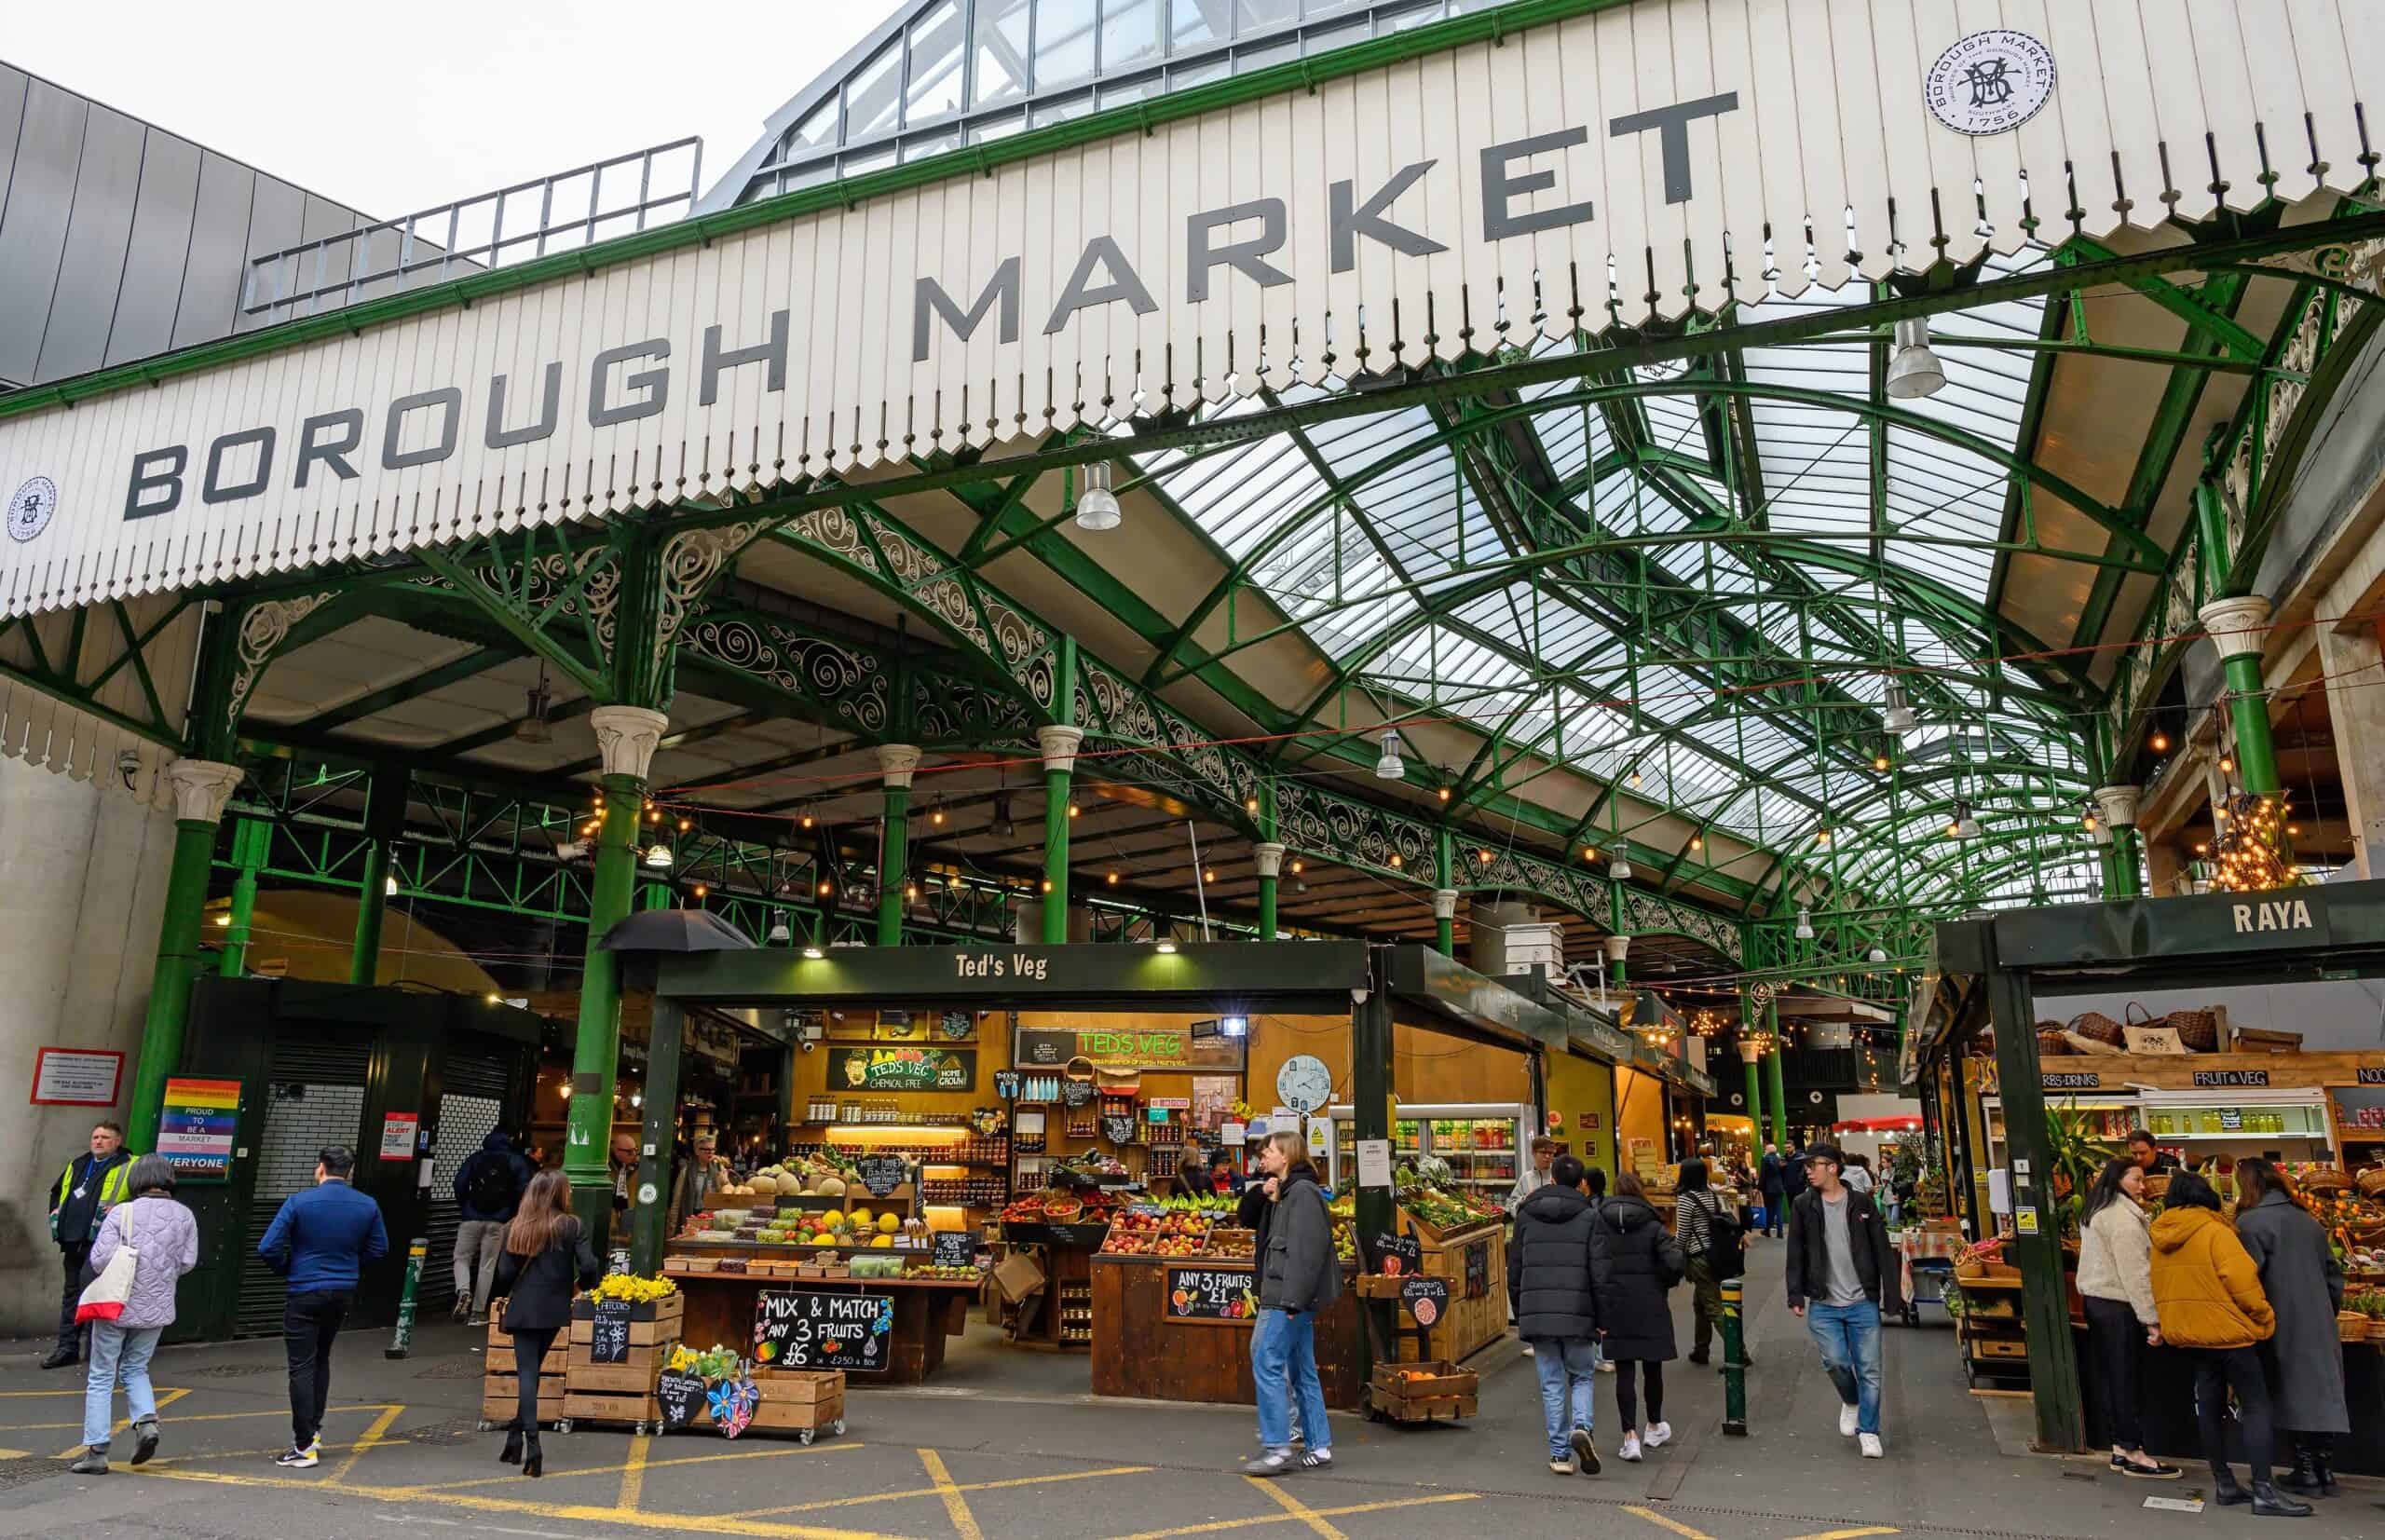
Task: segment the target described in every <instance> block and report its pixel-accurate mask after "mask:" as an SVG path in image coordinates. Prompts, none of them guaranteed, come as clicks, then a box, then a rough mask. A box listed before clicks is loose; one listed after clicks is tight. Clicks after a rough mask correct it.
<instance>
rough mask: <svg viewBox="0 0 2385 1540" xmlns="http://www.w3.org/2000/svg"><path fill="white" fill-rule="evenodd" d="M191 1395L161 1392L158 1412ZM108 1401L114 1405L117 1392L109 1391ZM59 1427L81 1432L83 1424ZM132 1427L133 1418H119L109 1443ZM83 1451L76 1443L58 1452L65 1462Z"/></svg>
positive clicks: (178, 1420) (110, 1434) (178, 1419)
mask: <svg viewBox="0 0 2385 1540" xmlns="http://www.w3.org/2000/svg"><path fill="white" fill-rule="evenodd" d="M189 1394H190V1392H189V1391H187V1390H167V1391H160V1392H158V1395H157V1410H158V1411H160V1412H163V1411H165V1410H166V1409H167V1408H168V1407H170V1406H172V1405H173V1404H174V1403H175V1402H176V1401H179V1400H181V1399H182V1398H183V1397H185V1396H187V1395H189ZM108 1399H109V1401H110V1402H111V1403H113V1402H114V1401H115V1399H116V1392H115V1391H113V1390H111V1391H109V1392H108ZM128 1410H129V1409H128ZM174 1420H175V1421H176V1422H183V1421H185V1419H184V1418H179V1417H178V1418H176V1419H174ZM187 1420H188V1421H192V1422H196V1421H197V1420H198V1419H196V1418H191V1419H187ZM59 1425H60V1426H61V1427H71V1428H75V1429H77V1430H80V1429H81V1427H82V1425H83V1424H80V1423H61V1424H59ZM131 1425H132V1419H131V1418H129V1417H119V1418H117V1419H116V1424H115V1425H114V1426H112V1427H110V1428H109V1429H108V1441H109V1442H111V1443H113V1442H115V1441H116V1435H117V1434H119V1433H122V1432H123V1431H124V1430H125V1429H126V1428H129V1427H130V1426H131ZM82 1450H83V1445H82V1444H81V1443H80V1442H76V1443H73V1444H70V1445H68V1446H67V1447H66V1448H64V1449H62V1450H61V1451H59V1452H58V1458H59V1459H61V1460H63V1459H65V1458H67V1457H68V1456H69V1455H73V1454H79V1453H81V1452H82Z"/></svg>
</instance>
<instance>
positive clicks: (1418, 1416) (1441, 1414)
mask: <svg viewBox="0 0 2385 1540" xmlns="http://www.w3.org/2000/svg"><path fill="white" fill-rule="evenodd" d="M1480 1384H1481V1382H1480V1380H1479V1378H1478V1377H1477V1376H1476V1375H1475V1374H1474V1373H1473V1371H1471V1370H1463V1369H1460V1368H1458V1367H1457V1366H1456V1365H1455V1364H1452V1363H1450V1362H1449V1361H1447V1360H1446V1359H1440V1358H1430V1359H1426V1360H1424V1362H1422V1363H1412V1364H1377V1365H1376V1366H1375V1372H1374V1378H1373V1379H1372V1380H1371V1381H1370V1382H1369V1383H1368V1386H1367V1399H1368V1403H1369V1404H1370V1406H1372V1407H1373V1409H1374V1410H1375V1411H1379V1412H1381V1413H1382V1414H1383V1415H1384V1416H1386V1417H1388V1418H1390V1419H1391V1420H1392V1421H1393V1422H1396V1423H1453V1422H1455V1421H1457V1420H1458V1419H1459V1418H1461V1417H1471V1416H1473V1415H1474V1411H1475V1405H1476V1401H1475V1397H1476V1393H1477V1392H1478V1391H1479V1388H1480Z"/></svg>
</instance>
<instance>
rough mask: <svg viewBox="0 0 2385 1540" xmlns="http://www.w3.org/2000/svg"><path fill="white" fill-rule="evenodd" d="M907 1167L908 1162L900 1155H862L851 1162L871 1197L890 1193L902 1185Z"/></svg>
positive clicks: (885, 1195)
mask: <svg viewBox="0 0 2385 1540" xmlns="http://www.w3.org/2000/svg"><path fill="white" fill-rule="evenodd" d="M909 1169H910V1165H909V1163H908V1162H906V1160H904V1159H903V1157H902V1156H900V1155H864V1156H863V1157H862V1158H861V1159H859V1160H857V1161H855V1162H853V1170H854V1173H855V1174H856V1175H858V1176H859V1177H860V1178H861V1184H862V1185H863V1186H864V1187H866V1188H868V1189H869V1195H870V1196H871V1197H873V1198H883V1197H887V1196H889V1195H891V1194H892V1193H893V1191H894V1189H896V1188H898V1187H900V1186H902V1185H903V1179H904V1177H905V1175H906V1173H907V1172H908V1171H909Z"/></svg>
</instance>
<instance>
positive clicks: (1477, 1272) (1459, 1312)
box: [1398, 1224, 1507, 1363]
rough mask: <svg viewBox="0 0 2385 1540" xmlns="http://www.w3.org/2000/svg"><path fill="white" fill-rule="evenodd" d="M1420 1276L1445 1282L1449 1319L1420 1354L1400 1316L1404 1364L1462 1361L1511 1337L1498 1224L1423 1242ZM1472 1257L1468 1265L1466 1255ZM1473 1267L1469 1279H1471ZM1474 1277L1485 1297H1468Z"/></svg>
mask: <svg viewBox="0 0 2385 1540" xmlns="http://www.w3.org/2000/svg"><path fill="white" fill-rule="evenodd" d="M1417 1236H1418V1239H1419V1240H1420V1241H1422V1242H1423V1249H1424V1267H1423V1272H1422V1275H1423V1276H1424V1277H1428V1278H1441V1279H1444V1280H1446V1281H1447V1282H1448V1284H1449V1286H1450V1309H1449V1314H1448V1315H1444V1316H1442V1317H1441V1318H1440V1319H1439V1320H1438V1321H1436V1322H1434V1323H1433V1326H1432V1329H1431V1334H1430V1337H1429V1341H1428V1348H1427V1350H1426V1351H1425V1352H1423V1353H1419V1352H1418V1351H1417V1350H1416V1331H1415V1324H1414V1323H1413V1322H1412V1321H1411V1320H1410V1319H1409V1318H1408V1317H1407V1316H1405V1315H1402V1316H1401V1317H1400V1323H1399V1324H1400V1328H1401V1329H1400V1331H1399V1333H1398V1342H1399V1357H1400V1361H1401V1362H1403V1363H1415V1362H1418V1361H1419V1360H1420V1359H1429V1358H1446V1359H1449V1360H1451V1361H1452V1362H1462V1361H1464V1360H1465V1359H1466V1358H1469V1357H1472V1356H1474V1355H1475V1354H1477V1353H1479V1352H1481V1351H1482V1350H1483V1349H1484V1348H1486V1347H1488V1346H1490V1345H1491V1344H1492V1342H1497V1341H1499V1339H1501V1338H1502V1337H1505V1336H1506V1334H1507V1236H1506V1231H1505V1230H1503V1229H1501V1228H1500V1227H1499V1226H1497V1225H1495V1224H1487V1225H1479V1226H1477V1227H1476V1228H1474V1229H1472V1230H1462V1231H1457V1232H1454V1233H1451V1236H1450V1237H1449V1238H1448V1239H1447V1240H1444V1241H1433V1240H1425V1239H1424V1228H1423V1227H1422V1226H1421V1225H1420V1226H1419V1227H1418V1228H1417ZM1469 1252H1471V1253H1473V1257H1472V1261H1471V1262H1470V1263H1469V1261H1468V1253H1469ZM1469 1268H1471V1274H1469ZM1469 1275H1471V1276H1473V1277H1474V1278H1475V1279H1476V1280H1477V1286H1478V1287H1479V1288H1480V1290H1481V1292H1480V1293H1479V1294H1475V1295H1474V1296H1473V1297H1471V1298H1469V1297H1468V1295H1467V1289H1466V1280H1467V1278H1468V1276H1469Z"/></svg>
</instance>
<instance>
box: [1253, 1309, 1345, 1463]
mask: <svg viewBox="0 0 2385 1540" xmlns="http://www.w3.org/2000/svg"><path fill="white" fill-rule="evenodd" d="M1250 1380H1251V1383H1252V1384H1253V1385H1255V1386H1257V1388H1258V1392H1259V1397H1258V1398H1259V1441H1260V1442H1261V1444H1264V1445H1266V1446H1267V1447H1268V1448H1269V1449H1288V1448H1290V1447H1291V1442H1292V1429H1291V1418H1292V1397H1294V1396H1298V1397H1300V1403H1301V1428H1302V1432H1304V1433H1305V1434H1306V1435H1307V1440H1308V1447H1309V1448H1310V1449H1311V1450H1315V1451H1322V1450H1327V1449H1330V1448H1331V1447H1332V1445H1333V1428H1332V1425H1331V1424H1329V1423H1327V1422H1326V1420H1325V1382H1324V1381H1322V1380H1320V1379H1318V1378H1317V1375H1316V1317H1315V1315H1307V1314H1293V1313H1291V1312H1288V1311H1282V1310H1262V1311H1261V1312H1260V1313H1259V1324H1258V1325H1257V1326H1256V1327H1254V1328H1252V1329H1251V1333H1250Z"/></svg>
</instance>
